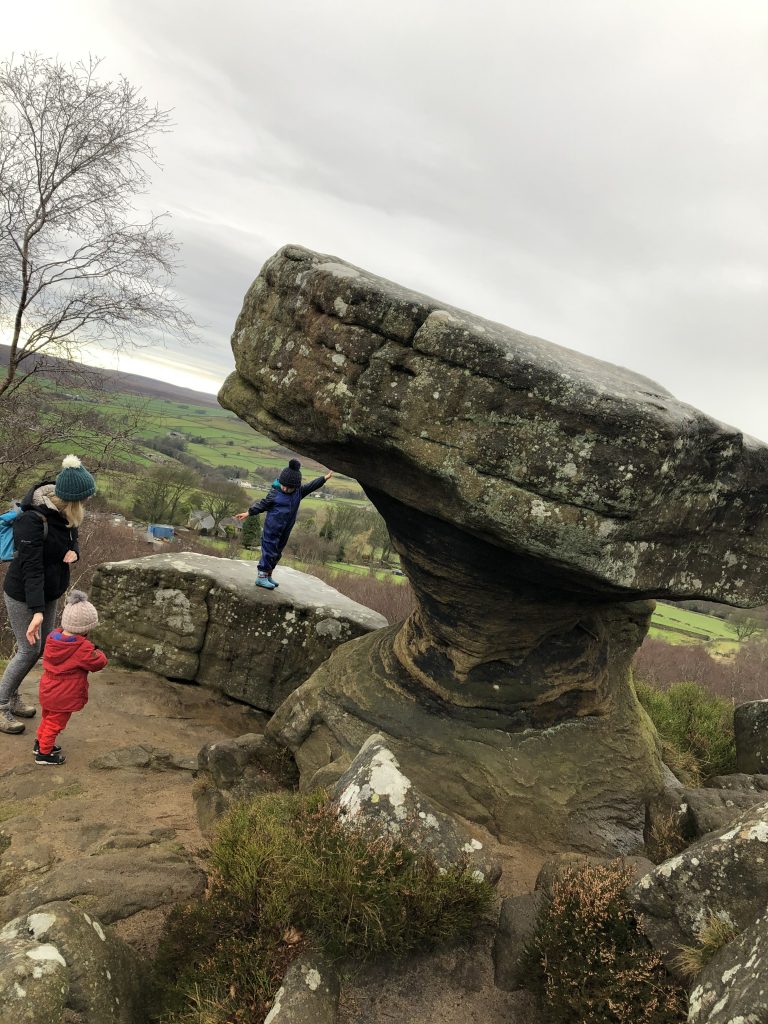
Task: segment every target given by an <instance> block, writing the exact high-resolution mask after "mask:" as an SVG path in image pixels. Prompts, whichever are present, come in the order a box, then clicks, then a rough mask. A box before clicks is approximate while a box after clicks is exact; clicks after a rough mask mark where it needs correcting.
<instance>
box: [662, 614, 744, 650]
mask: <svg viewBox="0 0 768 1024" xmlns="http://www.w3.org/2000/svg"><path fill="white" fill-rule="evenodd" d="M648 635H649V636H652V637H655V638H656V639H658V640H664V641H665V642H666V643H669V644H702V643H703V644H708V645H710V646H711V647H712V648H713V649H714V650H716V651H717V652H718V653H720V654H725V653H727V652H729V651H732V650H736V649H737V648H738V646H739V639H738V637H737V636H736V631H735V629H734V628H733V626H732V625H731V624H730V623H729V622H724V621H723V619H718V618H716V617H715V616H714V615H703V614H702V613H701V612H692V611H688V610H687V609H686V608H678V607H677V606H676V605H671V604H665V603H664V602H662V601H659V602H658V603H657V605H656V610H655V611H654V613H653V618H652V619H651V628H650V630H649V631H648Z"/></svg>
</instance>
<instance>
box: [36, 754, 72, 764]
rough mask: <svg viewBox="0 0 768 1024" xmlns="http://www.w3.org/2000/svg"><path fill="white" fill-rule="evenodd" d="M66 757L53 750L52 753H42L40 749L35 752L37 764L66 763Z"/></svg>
mask: <svg viewBox="0 0 768 1024" xmlns="http://www.w3.org/2000/svg"><path fill="white" fill-rule="evenodd" d="M65 761H66V757H64V755H63V754H62V753H58V754H57V753H56V752H55V751H53V750H52V751H51V752H50V754H41V753H40V751H39V750H38V752H37V753H36V754H35V764H52V765H57V764H64V762H65Z"/></svg>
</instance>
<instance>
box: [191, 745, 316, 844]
mask: <svg viewBox="0 0 768 1024" xmlns="http://www.w3.org/2000/svg"><path fill="white" fill-rule="evenodd" d="M197 768H198V773H197V780H196V782H195V786H194V789H193V791H192V796H193V799H194V801H195V811H196V813H197V820H198V824H199V825H200V830H201V831H202V832H209V831H210V830H211V829H212V828H213V826H214V825H215V824H216V821H217V820H218V819H219V818H220V817H221V816H222V814H224V813H225V812H226V811H227V810H228V809H229V808H230V807H231V806H232V804H233V803H235V802H237V801H241V800H248V799H250V798H251V797H253V796H255V795H256V794H257V793H273V792H275V791H276V790H278V789H281V788H283V786H286V785H289V786H290V785H292V784H294V783H295V781H296V778H295V770H296V769H295V766H294V765H293V762H292V760H290V761H289V758H288V757H286V751H285V748H284V747H277V748H275V747H273V746H272V745H270V744H269V743H267V742H266V741H265V739H264V737H263V736H260V735H258V734H257V733H246V734H245V735H243V736H237V737H235V738H234V739H226V740H219V741H217V742H216V743H208V744H206V746H204V747H203V748H202V750H201V751H200V752H199V754H198V757H197Z"/></svg>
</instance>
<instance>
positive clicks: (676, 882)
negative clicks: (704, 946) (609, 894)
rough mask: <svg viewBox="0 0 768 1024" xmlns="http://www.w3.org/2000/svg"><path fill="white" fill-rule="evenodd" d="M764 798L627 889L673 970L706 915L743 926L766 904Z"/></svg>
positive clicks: (767, 820)
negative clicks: (681, 949) (682, 950)
mask: <svg viewBox="0 0 768 1024" xmlns="http://www.w3.org/2000/svg"><path fill="white" fill-rule="evenodd" d="M767 851H768V803H766V802H763V803H762V804H760V805H759V806H757V807H753V808H751V809H750V810H748V811H746V812H744V813H743V814H742V816H741V817H740V819H739V820H738V821H737V822H736V823H735V824H732V825H729V826H728V827H727V828H724V829H720V830H719V831H717V832H711V833H709V834H707V835H706V836H704V837H703V838H702V839H700V840H699V841H698V842H697V843H694V844H693V845H692V846H689V847H688V848H687V849H686V850H684V851H683V853H681V854H678V856H676V857H672V858H671V859H670V860H667V861H664V863H662V864H659V865H658V866H657V867H656V868H654V870H653V871H652V872H650V873H649V874H646V875H645V876H644V877H643V878H641V879H640V881H639V882H638V883H637V884H636V885H635V886H634V887H633V888H632V889H631V890H630V892H629V897H630V902H631V903H632V907H633V909H634V911H635V913H636V914H637V915H638V917H639V918H640V923H641V927H642V929H643V932H644V933H645V935H646V936H647V937H648V939H649V941H650V942H651V945H652V946H653V947H654V949H656V950H657V952H658V953H659V955H660V956H661V957H662V958H663V959H664V961H665V964H666V966H667V968H668V969H669V970H670V971H672V972H673V973H678V972H679V971H680V965H679V963H678V960H677V956H678V953H679V951H680V947H681V946H695V945H696V944H697V942H698V940H699V935H700V932H701V930H702V928H703V926H704V925H706V923H707V922H708V921H709V919H710V918H713V917H716V918H721V919H722V920H723V921H725V922H727V923H728V924H730V925H732V926H733V927H734V928H735V929H736V930H737V931H738V932H742V931H744V930H746V929H747V928H749V927H750V926H751V925H753V924H754V922H755V921H756V919H757V918H758V917H759V916H760V915H761V914H762V913H763V911H764V909H765V892H766V886H768V856H767V855H766V853H767Z"/></svg>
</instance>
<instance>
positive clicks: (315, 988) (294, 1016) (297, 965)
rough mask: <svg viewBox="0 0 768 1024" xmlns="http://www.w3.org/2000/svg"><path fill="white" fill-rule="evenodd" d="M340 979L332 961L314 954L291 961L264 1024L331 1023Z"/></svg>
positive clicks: (332, 1023) (336, 1007) (336, 1002)
mask: <svg viewBox="0 0 768 1024" xmlns="http://www.w3.org/2000/svg"><path fill="white" fill-rule="evenodd" d="M338 1005H339V978H338V975H337V974H336V971H335V970H334V969H333V967H332V966H331V964H329V963H328V961H327V960H326V959H325V958H324V957H321V956H318V955H317V954H314V953H304V954H302V955H301V956H300V957H299V958H298V959H297V960H294V961H293V963H292V964H291V966H290V967H289V968H288V971H287V973H286V975H285V977H284V978H283V984H282V985H281V986H280V988H279V989H278V990H277V992H276V994H275V999H274V1002H273V1004H272V1009H271V1010H270V1011H269V1013H268V1014H267V1016H266V1018H265V1019H264V1024H334V1021H335V1020H336V1016H337V1009H338Z"/></svg>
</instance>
